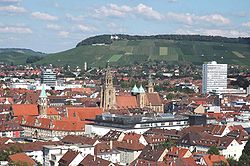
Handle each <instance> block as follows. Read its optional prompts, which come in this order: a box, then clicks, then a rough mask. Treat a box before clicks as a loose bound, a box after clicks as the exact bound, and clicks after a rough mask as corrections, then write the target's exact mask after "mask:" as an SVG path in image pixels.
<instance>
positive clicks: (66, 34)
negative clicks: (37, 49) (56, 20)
mask: <svg viewBox="0 0 250 166" xmlns="http://www.w3.org/2000/svg"><path fill="white" fill-rule="evenodd" d="M58 36H60V37H63V38H68V37H69V32H67V31H60V32H59V33H58Z"/></svg>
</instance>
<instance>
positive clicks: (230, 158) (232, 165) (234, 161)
mask: <svg viewBox="0 0 250 166" xmlns="http://www.w3.org/2000/svg"><path fill="white" fill-rule="evenodd" d="M227 162H228V163H229V165H230V166H237V164H238V163H237V161H236V160H234V158H232V157H229V158H228V159H227Z"/></svg>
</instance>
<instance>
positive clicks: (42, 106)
mask: <svg viewBox="0 0 250 166" xmlns="http://www.w3.org/2000/svg"><path fill="white" fill-rule="evenodd" d="M47 109H48V99H47V94H46V91H45V86H44V84H43V85H42V91H41V93H40V96H39V101H38V111H39V115H40V116H47Z"/></svg>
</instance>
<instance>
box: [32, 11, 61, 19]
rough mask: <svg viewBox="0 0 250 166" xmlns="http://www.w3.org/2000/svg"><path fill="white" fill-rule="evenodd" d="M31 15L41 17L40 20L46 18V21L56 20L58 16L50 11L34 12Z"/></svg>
mask: <svg viewBox="0 0 250 166" xmlns="http://www.w3.org/2000/svg"><path fill="white" fill-rule="evenodd" d="M31 15H32V16H33V17H34V18H37V19H40V20H46V21H55V20H57V19H58V18H57V17H56V16H52V15H50V14H48V13H41V12H33V13H31Z"/></svg>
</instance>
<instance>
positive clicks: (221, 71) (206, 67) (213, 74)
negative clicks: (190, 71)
mask: <svg viewBox="0 0 250 166" xmlns="http://www.w3.org/2000/svg"><path fill="white" fill-rule="evenodd" d="M225 89H227V64H217V62H215V61H212V62H208V63H207V64H203V67H202V93H203V94H204V93H209V92H218V93H220V91H223V90H225Z"/></svg>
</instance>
